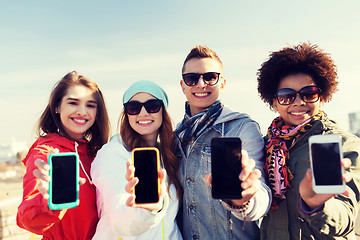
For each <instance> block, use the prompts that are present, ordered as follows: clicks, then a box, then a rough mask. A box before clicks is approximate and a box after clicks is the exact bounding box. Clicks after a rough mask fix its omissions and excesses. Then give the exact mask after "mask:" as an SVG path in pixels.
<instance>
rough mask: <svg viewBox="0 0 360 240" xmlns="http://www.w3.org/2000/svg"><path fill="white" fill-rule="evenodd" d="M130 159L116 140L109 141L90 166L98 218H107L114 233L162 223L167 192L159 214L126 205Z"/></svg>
mask: <svg viewBox="0 0 360 240" xmlns="http://www.w3.org/2000/svg"><path fill="white" fill-rule="evenodd" d="M129 158H130V154H129V152H128V151H127V150H126V149H125V148H124V147H123V146H122V145H121V144H120V143H119V142H116V141H112V142H110V143H108V144H107V145H105V146H104V147H103V148H102V149H101V150H100V151H99V152H98V154H97V156H96V158H95V160H94V162H93V164H92V166H91V175H92V179H93V182H94V184H95V186H96V188H97V198H98V199H97V205H98V211H99V213H100V215H99V217H100V218H103V217H106V218H108V220H109V221H110V225H111V228H112V230H113V232H114V233H115V234H118V235H122V236H137V235H140V234H141V233H143V232H146V231H147V230H148V229H150V228H151V227H153V226H155V225H157V224H159V223H160V222H161V219H162V218H163V217H164V215H165V213H166V209H167V205H168V195H167V194H166V195H165V196H166V197H165V196H164V206H163V209H162V210H161V211H160V212H159V213H154V212H152V211H149V210H146V209H142V208H136V207H129V206H127V205H126V201H127V200H128V198H129V197H130V196H131V194H129V193H127V192H126V190H125V186H126V184H127V183H128V181H127V180H126V178H125V174H126V163H127V160H128V159H129Z"/></svg>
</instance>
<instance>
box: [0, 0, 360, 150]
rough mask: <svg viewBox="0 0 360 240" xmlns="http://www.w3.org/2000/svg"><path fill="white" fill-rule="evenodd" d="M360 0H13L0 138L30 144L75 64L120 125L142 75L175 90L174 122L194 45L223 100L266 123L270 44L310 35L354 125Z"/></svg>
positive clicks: (2, 76)
mask: <svg viewBox="0 0 360 240" xmlns="http://www.w3.org/2000/svg"><path fill="white" fill-rule="evenodd" d="M359 10H360V2H358V1H355V0H353V1H347V0H345V1H338V0H328V1H325V0H319V1H309V0H304V1H276V0H275V1H239V0H238V1H226V0H225V1H213V0H208V1H205V0H200V1H190V0H183V1H156V0H153V1H119V0H118V1H68V0H64V1H56V2H55V1H16V2H15V1H11V2H8V1H7V2H6V3H2V4H1V8H0V29H1V38H0V80H1V88H0V106H1V109H2V113H1V115H0V144H1V143H2V144H6V143H8V142H9V140H10V139H11V138H15V139H16V140H18V141H26V142H28V143H31V142H32V141H33V140H34V137H35V135H34V131H33V127H34V125H35V123H36V121H37V119H38V118H39V116H40V114H41V112H42V111H43V109H44V107H45V105H46V103H47V101H48V97H49V95H50V92H51V89H52V87H53V85H54V84H55V82H56V81H58V80H60V79H61V78H62V77H63V76H64V75H65V74H66V73H67V72H70V71H72V70H77V71H78V72H79V73H81V74H83V75H85V76H88V77H90V78H91V79H93V80H94V81H96V82H97V83H98V85H99V86H100V88H101V89H102V91H103V93H104V95H105V98H106V101H107V105H108V110H109V114H110V118H111V121H112V125H113V132H115V131H116V123H117V117H118V114H119V112H120V110H121V107H122V106H121V97H122V94H123V93H124V91H125V89H126V88H127V87H128V86H130V84H131V83H132V82H134V81H137V80H142V79H148V80H152V81H156V82H158V83H159V84H160V85H161V86H163V87H164V89H165V90H166V91H167V92H168V95H169V98H170V107H169V111H170V113H171V115H172V117H173V120H174V122H175V123H177V122H178V121H180V120H181V118H182V116H183V113H184V101H185V97H184V95H183V94H182V92H181V89H180V85H179V81H180V79H181V75H180V74H181V66H182V62H183V60H184V59H185V57H186V55H187V53H188V52H189V51H190V49H191V48H192V47H194V46H195V45H198V44H200V45H207V46H209V47H210V48H212V49H213V50H215V51H216V52H217V53H218V55H219V56H220V58H221V59H222V61H223V64H224V71H225V72H224V75H225V78H227V86H226V89H225V92H224V94H223V95H222V100H223V102H224V103H225V104H227V105H229V106H230V107H231V108H233V109H234V110H236V111H240V112H246V113H248V114H249V115H250V116H251V117H252V118H254V119H255V120H256V121H258V122H259V124H260V126H261V129H262V131H263V132H265V131H266V128H267V127H268V125H269V124H270V122H271V120H272V119H273V118H274V117H275V116H276V114H275V113H274V112H271V111H270V109H269V108H268V107H267V106H266V105H265V104H264V103H263V102H261V100H260V99H259V97H258V94H257V90H256V86H257V85H256V71H257V69H258V68H259V67H260V65H261V63H262V62H263V61H265V60H266V59H267V58H268V55H269V52H270V51H274V50H279V49H280V48H282V47H285V46H288V45H295V44H298V43H300V42H307V41H310V42H311V43H314V44H318V45H319V46H320V47H321V48H323V49H325V51H327V52H329V53H330V54H331V56H332V57H333V58H334V60H335V63H336V64H337V66H338V74H339V82H340V85H339V89H340V91H339V92H338V93H336V94H335V95H334V97H333V100H332V101H331V102H329V103H326V104H325V105H324V108H323V109H324V110H325V111H326V112H327V113H328V115H329V116H330V117H332V118H334V119H336V120H337V121H339V122H340V124H341V125H342V126H343V127H344V128H345V129H348V113H350V112H356V111H360V106H359V104H358V102H359V93H358V92H359V89H360V81H359V80H360V79H359V74H358V71H357V70H358V68H359V67H358V65H359V64H358V56H360V46H359V43H360V31H359V30H358V29H359V26H360V15H359Z"/></svg>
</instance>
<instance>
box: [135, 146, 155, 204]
mask: <svg viewBox="0 0 360 240" xmlns="http://www.w3.org/2000/svg"><path fill="white" fill-rule="evenodd" d="M134 167H135V177H137V178H139V183H138V184H137V185H136V186H135V196H136V198H135V202H136V203H156V202H158V201H159V192H158V172H157V154H156V151H154V150H141V151H135V152H134Z"/></svg>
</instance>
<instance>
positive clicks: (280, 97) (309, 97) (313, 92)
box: [276, 86, 321, 105]
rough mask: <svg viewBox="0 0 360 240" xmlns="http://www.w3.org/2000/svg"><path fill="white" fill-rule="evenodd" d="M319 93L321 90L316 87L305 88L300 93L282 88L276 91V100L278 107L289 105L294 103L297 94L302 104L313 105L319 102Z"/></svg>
mask: <svg viewBox="0 0 360 240" xmlns="http://www.w3.org/2000/svg"><path fill="white" fill-rule="evenodd" d="M320 92H321V90H320V88H318V87H317V86H306V87H303V88H302V89H300V91H295V90H294V89H292V88H282V89H279V90H278V91H277V93H276V99H277V101H278V103H279V104H280V105H289V104H292V103H293V102H294V101H295V99H296V96H297V94H299V95H300V98H301V99H302V100H303V101H304V102H306V103H314V102H317V101H318V100H319V98H320Z"/></svg>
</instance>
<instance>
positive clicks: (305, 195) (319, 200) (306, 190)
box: [299, 158, 352, 209]
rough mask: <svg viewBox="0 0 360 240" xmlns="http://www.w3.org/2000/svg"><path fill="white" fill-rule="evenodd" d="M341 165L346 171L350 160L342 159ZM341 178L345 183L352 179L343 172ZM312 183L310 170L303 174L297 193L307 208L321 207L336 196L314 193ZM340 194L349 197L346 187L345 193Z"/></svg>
mask: <svg viewBox="0 0 360 240" xmlns="http://www.w3.org/2000/svg"><path fill="white" fill-rule="evenodd" d="M341 165H342V166H343V167H344V169H347V168H349V167H350V166H351V160H350V159H349V158H344V159H343V160H342V161H341ZM342 178H343V180H344V181H345V182H350V181H351V179H352V175H351V173H350V172H348V171H345V172H344V174H343V176H342ZM312 181H313V179H312V174H311V169H308V170H307V171H306V173H305V176H304V178H303V179H302V180H301V182H300V186H299V192H300V196H301V198H302V199H303V200H304V201H305V203H306V204H307V205H308V206H309V208H310V209H315V208H317V207H319V206H321V205H323V204H324V203H325V202H326V201H327V200H329V199H331V198H332V197H334V196H336V195H337V194H317V193H315V192H314V189H313V183H312ZM342 194H343V195H345V196H349V189H348V187H346V190H345V192H344V193H342Z"/></svg>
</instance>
